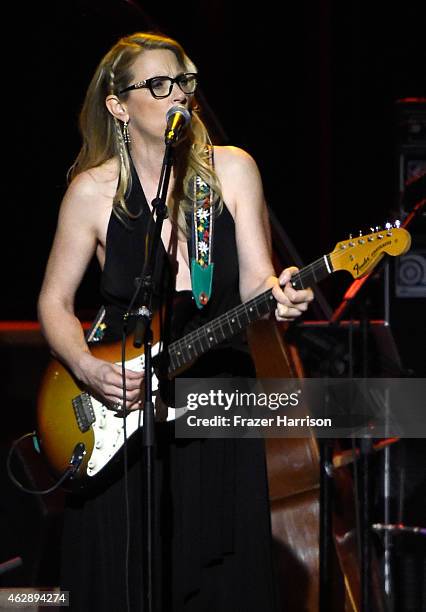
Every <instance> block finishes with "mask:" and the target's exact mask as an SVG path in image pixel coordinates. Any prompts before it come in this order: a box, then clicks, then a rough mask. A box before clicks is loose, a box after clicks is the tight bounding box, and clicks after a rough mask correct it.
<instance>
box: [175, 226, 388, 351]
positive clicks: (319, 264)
mask: <svg viewBox="0 0 426 612" xmlns="http://www.w3.org/2000/svg"><path fill="white" fill-rule="evenodd" d="M371 235H375V236H376V234H370V235H366V236H363V237H360V238H355V239H354V242H355V241H356V240H363V241H364V242H367V241H368V238H369V236H371ZM385 235H386V237H389V238H390V237H392V236H393V233H392V234H390V233H388V232H386V234H383V237H385ZM360 246H362V245H361V244H359V245H355V247H358V248H359V247H360ZM349 252H350V251H346V250H344V249H341V248H340V249H336V250H334V251H332V252H331V253H329V254H327V255H326V256H322V257H320V258H319V259H317V260H316V261H314V262H313V263H311V264H309V265H308V266H306V267H305V268H303V269H302V270H300V271H299V272H297V273H296V274H294V275H293V280H295V281H296V282H301V284H302V286H303V285H304V281H306V280H307V279H308V278H309V277H311V276H314V279H315V272H316V271H319V270H324V269H326V270H327V274H330V273H331V272H328V268H327V266H326V263H325V258H327V259H331V258H332V259H333V261H334V262H336V263H338V260H339V259H341V258H342V257H343V256H347V254H348V253H349ZM332 272H333V270H332ZM315 280H322V277H321V278H319V279H315ZM269 300H270V290H267V291H265V292H264V293H261V294H260V295H258V296H256V297H255V298H253V299H252V300H249V301H248V302H245V303H244V304H239V305H238V306H236V307H235V308H234V309H231V310H230V311H229V312H228V313H225V314H224V315H221V316H220V317H218V320H217V321H216V322H211V324H210V325H209V324H208V323H206V324H205V325H203V326H201V327H200V328H199V329H198V330H194V331H193V332H190V333H189V334H187V335H185V343H184V342H183V339H182V338H181V339H179V340H176V341H175V342H173V343H172V344H171V345H170V347H169V354H170V356H172V355H171V353H174V354H176V353H177V351H178V350H180V351H181V352H182V350H189V349H188V344H190V345H192V344H193V343H194V342H196V341H200V344H201V338H202V337H203V336H206V335H207V334H208V333H213V334H214V332H216V331H218V330H222V332H223V323H225V324H228V325H229V327H230V329H231V330H232V327H231V326H230V321H229V319H230V317H232V316H235V317H236V318H237V319H238V314H241V315H243V314H246V316H247V315H248V313H247V310H248V309H249V308H250V307H255V308H256V307H257V306H260V305H262V302H264V303H265V304H267V303H268V302H269ZM265 314H266V313H265ZM225 319H228V320H227V321H225ZM241 329H242V328H241ZM237 331H238V330H237ZM225 337H226V336H225ZM214 340H215V343H218V342H219V340H217V339H216V338H214ZM201 346H202V345H201ZM191 348H192V347H191ZM202 348H203V350H204V347H202ZM195 350H196V349H195ZM176 356H177V357H179V356H178V355H177V354H176Z"/></svg>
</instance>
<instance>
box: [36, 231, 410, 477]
mask: <svg viewBox="0 0 426 612" xmlns="http://www.w3.org/2000/svg"><path fill="white" fill-rule="evenodd" d="M410 244H411V237H410V234H409V233H408V232H407V231H406V230H405V229H402V228H400V227H395V228H394V227H388V228H387V229H385V230H383V231H376V232H373V233H370V234H367V235H364V236H359V237H356V238H351V239H349V240H345V241H343V242H339V243H337V244H336V246H335V248H334V250H333V251H332V252H331V253H329V254H328V255H324V256H323V257H321V258H320V259H318V260H317V261H314V262H313V263H311V264H310V265H308V266H306V267H304V268H303V269H302V270H299V272H297V273H296V274H294V275H293V276H292V278H291V283H292V285H293V287H294V288H295V289H303V288H306V287H309V286H310V285H312V284H313V283H316V282H318V281H320V280H322V279H324V278H326V277H327V276H328V275H330V274H332V273H333V272H337V271H339V270H346V271H348V272H350V273H351V274H352V276H353V277H354V278H359V277H361V276H363V275H364V274H366V273H368V272H370V271H371V270H372V269H373V268H374V266H376V265H377V263H378V262H379V261H380V260H381V259H382V257H383V256H384V255H385V254H388V255H392V256H398V255H402V254H404V253H405V252H407V251H408V249H409V247H410ZM275 307H276V301H275V299H274V297H273V295H272V292H271V290H267V291H265V292H264V293H262V294H260V295H258V296H257V297H255V298H253V299H251V300H249V301H248V302H245V303H243V304H240V305H239V306H236V307H234V308H232V309H231V310H229V311H228V312H226V313H225V314H223V315H221V316H219V317H217V318H215V319H213V320H212V321H210V322H209V323H207V324H205V325H203V326H202V327H200V328H198V329H197V330H195V331H193V332H191V333H189V334H187V335H185V336H184V337H183V338H180V339H179V340H177V341H175V342H173V343H172V344H170V345H169V346H168V349H167V350H168V378H169V379H170V380H173V378H174V377H175V376H176V375H177V374H178V373H179V372H182V371H184V370H185V369H187V368H188V367H189V366H190V365H192V364H193V363H194V361H195V360H196V359H197V358H198V357H200V356H201V355H203V354H204V353H206V352H207V351H208V350H209V349H211V348H212V347H214V346H216V345H218V344H219V343H220V342H222V341H224V340H226V339H228V338H230V337H232V336H233V335H234V334H236V333H238V332H240V331H241V330H243V329H244V328H245V327H246V326H247V325H249V324H250V323H251V322H253V321H256V320H258V319H260V318H262V317H264V316H265V315H267V314H268V313H270V312H271V311H272V310H274V309H275ZM152 332H153V346H152V355H153V357H155V356H156V355H158V354H159V351H160V323H159V317H158V315H157V316H156V317H154V318H153V321H152ZM91 351H92V354H93V355H94V356H95V357H98V358H99V359H104V360H106V361H110V362H113V363H117V364H119V365H121V343H120V342H117V343H114V344H99V345H94V346H93V347H91ZM125 354H126V362H125V367H126V369H130V370H134V371H141V370H142V369H143V368H144V354H143V349H136V348H134V347H133V338H132V336H129V337H128V338H127V341H126V353H125ZM158 387H159V385H158V379H157V377H156V376H154V377H153V392H154V393H157V394H158ZM184 412H186V408H172V407H168V406H165V405H164V404H162V402H161V401H160V402H158V403H157V404H156V419H157V420H160V421H161V420H163V421H172V420H175V419H177V418H179V416H181V415H182V414H183V413H184ZM124 419H126V436H127V438H130V437H131V436H132V434H133V433H134V432H135V431H137V430H138V429H139V428H140V427H141V426H142V425H143V411H140V410H134V411H128V412H127V416H124V417H121V416H117V411H116V410H115V409H113V408H111V407H110V406H107V405H104V404H102V402H101V401H99V400H98V399H96V398H95V397H93V396H91V395H90V394H89V393H88V392H87V391H86V390H85V389H84V388H83V387H82V386H81V385H80V384H79V382H78V381H77V380H76V379H75V378H73V376H72V375H71V374H70V373H69V371H68V370H67V369H66V368H65V367H64V366H63V365H62V364H61V363H60V362H59V361H56V360H52V361H51V363H50V364H49V366H48V368H47V370H46V372H45V374H44V377H43V379H42V382H41V386H40V389H39V394H38V406H37V438H38V443H39V446H40V448H41V450H42V452H43V454H44V455H45V456H46V457H47V460H48V463H49V464H50V466H51V467H52V468H53V470H54V471H55V473H56V474H59V475H63V474H64V473H65V472H66V471H67V470H68V472H69V473H70V475H71V477H72V480H73V481H74V482H75V483H77V484H78V486H79V487H82V488H84V487H85V486H86V485H87V484H88V483H89V482H90V481H92V482H93V481H95V480H96V479H97V477H98V476H100V475H101V474H102V473H103V471H104V470H105V468H106V466H107V465H108V464H109V463H110V462H111V460H113V459H115V458H117V459H118V457H119V455H120V452H119V451H121V449H122V447H123V444H124V424H123V423H124Z"/></svg>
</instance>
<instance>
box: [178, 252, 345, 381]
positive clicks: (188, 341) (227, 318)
mask: <svg viewBox="0 0 426 612" xmlns="http://www.w3.org/2000/svg"><path fill="white" fill-rule="evenodd" d="M332 272H333V270H332V266H331V261H330V257H329V255H324V256H323V257H321V258H320V259H317V260H316V261H314V262H313V263H311V264H309V265H308V266H306V267H305V268H303V269H302V270H300V271H299V272H297V273H296V274H294V275H293V276H292V277H291V284H292V286H293V287H294V288H295V289H305V288H306V287H309V286H310V285H311V284H312V283H315V282H317V281H320V280H322V279H323V278H325V277H326V276H328V275H329V274H331V273H332ZM275 307H276V301H275V298H274V296H273V295H272V290H271V289H268V290H267V291H265V292H264V293H261V294H260V295H258V296H256V297H255V298H252V299H251V300H249V301H248V302H244V303H243V304H240V305H238V306H236V307H235V308H232V309H231V310H229V311H228V312H226V313H225V314H223V315H220V316H219V317H217V318H216V319H213V320H212V321H210V322H209V323H206V324H205V325H202V326H201V327H199V328H198V329H197V330H195V331H193V332H190V333H189V334H186V335H185V336H184V337H183V338H180V340H176V341H175V342H173V343H172V344H170V346H169V357H170V365H169V374H171V375H172V374H173V372H175V371H177V370H179V369H181V368H183V367H185V366H186V365H187V364H189V363H191V362H192V361H194V360H195V359H197V358H198V357H200V356H201V355H203V354H204V353H206V352H207V351H208V350H209V349H211V348H213V347H214V346H216V345H218V344H220V343H221V342H224V341H225V340H228V339H229V338H231V337H232V336H234V335H235V334H238V332H240V331H242V330H243V329H245V328H246V327H247V326H248V325H249V324H250V323H252V322H253V321H257V320H259V319H261V318H262V317H264V316H265V315H267V314H269V313H270V312H272V310H274V308H275Z"/></svg>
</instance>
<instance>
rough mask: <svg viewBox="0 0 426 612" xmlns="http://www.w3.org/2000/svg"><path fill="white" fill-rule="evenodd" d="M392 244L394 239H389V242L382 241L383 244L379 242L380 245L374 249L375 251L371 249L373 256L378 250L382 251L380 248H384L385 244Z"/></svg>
mask: <svg viewBox="0 0 426 612" xmlns="http://www.w3.org/2000/svg"><path fill="white" fill-rule="evenodd" d="M390 244H392V240H388V241H387V242H382V243H381V244H379V246H378V247H377V248H376V249H374V251H371V256H372V257H374V256H375V254H376V253H377V251H380V249H383V248H384V247H385V246H389V245H390Z"/></svg>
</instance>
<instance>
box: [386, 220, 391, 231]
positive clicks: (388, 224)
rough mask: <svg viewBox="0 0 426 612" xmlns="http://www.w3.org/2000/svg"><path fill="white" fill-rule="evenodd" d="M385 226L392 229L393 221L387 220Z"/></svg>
mask: <svg viewBox="0 0 426 612" xmlns="http://www.w3.org/2000/svg"><path fill="white" fill-rule="evenodd" d="M385 228H386V229H387V230H390V229H392V223H389V221H386V223H385Z"/></svg>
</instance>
